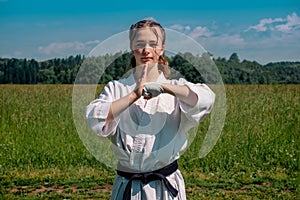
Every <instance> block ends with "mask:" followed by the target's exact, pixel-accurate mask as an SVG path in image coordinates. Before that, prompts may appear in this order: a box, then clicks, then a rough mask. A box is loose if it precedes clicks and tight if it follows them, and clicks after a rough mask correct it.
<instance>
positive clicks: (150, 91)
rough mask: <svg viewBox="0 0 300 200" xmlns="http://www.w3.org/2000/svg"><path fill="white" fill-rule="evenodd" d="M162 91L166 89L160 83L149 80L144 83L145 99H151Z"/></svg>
mask: <svg viewBox="0 0 300 200" xmlns="http://www.w3.org/2000/svg"><path fill="white" fill-rule="evenodd" d="M162 93H164V89H163V87H162V86H161V84H160V83H157V82H147V83H145V84H144V89H143V96H144V98H145V99H151V98H153V97H157V96H158V95H160V94H162Z"/></svg>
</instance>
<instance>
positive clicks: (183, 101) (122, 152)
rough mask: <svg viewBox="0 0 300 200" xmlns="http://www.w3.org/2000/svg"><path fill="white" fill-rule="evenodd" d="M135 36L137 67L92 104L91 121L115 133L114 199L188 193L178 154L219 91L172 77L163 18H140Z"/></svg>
mask: <svg viewBox="0 0 300 200" xmlns="http://www.w3.org/2000/svg"><path fill="white" fill-rule="evenodd" d="M129 38H130V48H131V50H132V54H133V57H132V60H131V67H132V68H133V73H132V74H131V75H130V76H129V77H127V78H124V79H121V80H118V81H111V82H109V83H108V84H107V85H106V86H105V88H104V90H103V92H102V93H101V94H100V96H99V98H98V99H96V100H94V101H92V102H91V103H90V104H89V105H88V106H87V109H86V118H87V121H88V123H89V125H90V127H91V128H92V129H93V131H95V132H96V133H97V134H98V135H99V136H100V137H104V138H110V139H111V141H112V150H113V152H114V154H115V156H116V158H117V160H118V166H117V174H116V177H115V180H114V185H113V191H112V196H111V199H113V200H115V199H139V200H141V199H143V200H145V199H149V200H153V199H164V200H165V199H182V200H183V199H186V194H185V184H184V179H183V177H182V175H181V173H180V171H179V170H178V165H177V159H178V158H179V157H180V152H182V151H183V150H185V148H186V146H187V137H186V133H187V132H188V130H189V129H191V128H192V127H194V126H196V125H197V124H198V123H199V121H200V120H201V119H203V118H204V117H205V116H206V115H207V114H209V113H210V111H211V109H212V106H213V103H214V99H215V95H214V93H213V92H212V91H211V90H210V89H209V87H208V86H206V85H205V84H193V83H190V82H188V81H186V80H185V79H179V80H169V79H168V78H169V76H170V72H169V68H168V66H167V64H168V63H167V61H166V59H165V58H164V50H165V41H166V36H165V30H164V29H163V27H162V26H161V25H160V24H159V23H157V22H155V21H153V20H142V21H139V22H137V23H136V24H133V25H132V26H131V27H130V33H129Z"/></svg>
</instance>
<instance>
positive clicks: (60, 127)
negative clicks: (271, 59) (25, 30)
mask: <svg viewBox="0 0 300 200" xmlns="http://www.w3.org/2000/svg"><path fill="white" fill-rule="evenodd" d="M72 87H73V86H72V85H0V95H1V98H0V102H1V115H0V117H1V121H0V123H1V128H0V199H109V196H110V193H111V188H112V182H113V178H114V175H115V171H114V170H113V169H110V168H108V167H106V166H105V165H103V164H101V163H100V162H99V161H97V160H96V159H95V158H94V157H93V156H92V155H91V154H90V153H89V152H88V151H87V150H86V149H85V147H84V146H83V144H82V141H81V140H80V138H79V136H78V134H77V132H76V128H75V125H74V122H73V116H72ZM226 96H227V117H226V121H225V126H224V129H223V132H222V135H221V137H220V139H219V141H218V142H217V144H216V146H215V147H214V149H213V151H212V152H210V153H209V154H208V156H206V157H205V158H203V159H197V155H198V152H199V149H200V147H199V146H200V144H201V142H202V139H203V134H205V131H206V130H207V127H208V125H209V118H206V119H205V120H204V121H203V123H202V125H201V128H199V130H198V134H197V137H196V138H195V140H194V142H193V143H192V145H191V146H190V148H189V149H188V150H187V152H186V153H185V154H184V155H183V156H182V157H181V158H180V160H179V165H180V169H181V172H182V173H183V175H184V178H185V182H186V191H187V198H188V199H195V200H198V199H297V197H298V198H299V189H298V188H299V178H298V177H299V172H298V171H299V133H300V123H299V119H300V103H299V102H300V85H245V86H242V85H232V86H226Z"/></svg>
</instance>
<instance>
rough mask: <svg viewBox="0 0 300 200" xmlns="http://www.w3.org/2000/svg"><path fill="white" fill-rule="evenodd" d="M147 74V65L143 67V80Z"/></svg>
mask: <svg viewBox="0 0 300 200" xmlns="http://www.w3.org/2000/svg"><path fill="white" fill-rule="evenodd" d="M147 72H148V63H146V64H145V65H144V70H143V78H146V77H147Z"/></svg>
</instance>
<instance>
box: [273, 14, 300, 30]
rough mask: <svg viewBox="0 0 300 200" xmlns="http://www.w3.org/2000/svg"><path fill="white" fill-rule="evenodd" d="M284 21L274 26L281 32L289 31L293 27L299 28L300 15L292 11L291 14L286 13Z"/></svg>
mask: <svg viewBox="0 0 300 200" xmlns="http://www.w3.org/2000/svg"><path fill="white" fill-rule="evenodd" d="M285 21H286V23H285V24H280V25H277V26H275V27H276V28H277V30H279V31H282V32H289V31H292V30H293V29H298V28H300V17H299V16H298V15H297V13H292V15H288V16H287V18H286V20H285Z"/></svg>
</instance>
